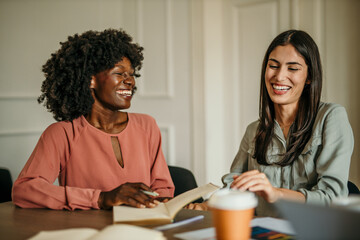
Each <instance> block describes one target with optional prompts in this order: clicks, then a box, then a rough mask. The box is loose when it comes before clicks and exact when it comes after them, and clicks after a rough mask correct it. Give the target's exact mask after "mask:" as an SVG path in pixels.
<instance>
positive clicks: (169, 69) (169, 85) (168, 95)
mask: <svg viewBox="0 0 360 240" xmlns="http://www.w3.org/2000/svg"><path fill="white" fill-rule="evenodd" d="M143 1H144V0H137V2H136V5H137V13H138V14H137V29H136V32H137V36H138V39H139V43H140V44H141V45H142V46H144V19H143V12H144V6H143ZM172 1H173V0H164V4H165V58H166V59H165V62H166V66H163V67H162V69H164V71H165V76H166V91H165V92H163V93H151V92H147V91H146V88H145V85H144V84H143V83H142V82H138V85H139V86H140V87H139V90H138V94H139V97H140V98H154V99H172V98H173V97H174V82H175V80H174V75H173V72H174V63H173V59H174V53H173V44H172V43H173V32H172V29H173V28H172V24H173V18H172V13H171V11H172V9H173V3H172ZM145 69H146V66H145V65H144V66H143V68H142V69H141V75H142V77H143V78H145V76H146V74H145Z"/></svg>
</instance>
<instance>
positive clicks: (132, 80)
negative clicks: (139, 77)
mask: <svg viewBox="0 0 360 240" xmlns="http://www.w3.org/2000/svg"><path fill="white" fill-rule="evenodd" d="M122 82H123V83H124V84H125V85H128V86H134V85H135V77H134V76H131V75H127V76H126V77H125V79H124V80H123V81H122Z"/></svg>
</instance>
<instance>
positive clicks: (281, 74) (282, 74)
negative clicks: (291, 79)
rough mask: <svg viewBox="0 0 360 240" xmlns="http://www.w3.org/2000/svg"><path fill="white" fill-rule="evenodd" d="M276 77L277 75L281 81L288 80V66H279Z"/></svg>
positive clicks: (277, 78)
mask: <svg viewBox="0 0 360 240" xmlns="http://www.w3.org/2000/svg"><path fill="white" fill-rule="evenodd" d="M275 77H276V80H277V81H279V82H280V81H284V80H286V78H287V71H286V67H280V68H278V71H277V73H276V76H275Z"/></svg>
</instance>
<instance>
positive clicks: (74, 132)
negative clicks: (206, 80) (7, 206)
mask: <svg viewBox="0 0 360 240" xmlns="http://www.w3.org/2000/svg"><path fill="white" fill-rule="evenodd" d="M128 120H129V121H128V124H127V126H126V128H125V129H124V130H123V131H122V132H120V133H118V134H108V133H105V132H103V131H101V130H99V129H97V128H95V127H93V126H92V125H91V124H89V123H88V122H87V120H86V119H85V117H83V116H82V117H79V118H77V119H74V120H73V121H71V122H65V121H62V122H57V123H54V124H52V125H50V126H49V127H48V128H47V129H46V130H45V131H44V133H43V134H42V135H41V137H40V139H39V142H38V143H37V145H36V147H35V149H34V151H33V153H32V154H31V156H30V158H29V160H28V161H27V163H26V165H25V167H24V168H23V170H22V171H21V173H20V175H19V177H18V179H17V180H16V181H15V182H14V187H13V202H14V203H15V204H16V205H17V206H20V207H23V208H51V209H68V210H74V209H91V208H95V209H98V208H99V207H98V204H97V201H98V198H99V195H100V192H101V191H110V190H112V189H114V188H116V187H118V186H120V185H121V184H124V183H126V182H142V183H144V184H146V185H148V186H149V187H150V188H151V189H153V190H154V191H156V192H158V193H159V194H160V196H161V197H172V196H173V194H174V185H173V182H172V180H171V176H170V173H169V170H168V166H167V164H166V162H165V158H164V155H163V152H162V149H161V135H160V130H159V128H158V126H157V124H156V122H155V120H154V119H153V118H152V117H150V116H148V115H144V114H135V113H128ZM111 137H117V138H118V140H119V144H120V147H121V152H122V157H123V163H124V168H122V167H121V166H120V164H119V163H118V161H117V159H116V157H115V154H114V150H113V148H112V144H111ZM57 177H58V178H59V185H60V186H56V185H53V183H54V181H55V180H56V178H57Z"/></svg>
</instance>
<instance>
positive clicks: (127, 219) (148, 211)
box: [113, 203, 171, 224]
mask: <svg viewBox="0 0 360 240" xmlns="http://www.w3.org/2000/svg"><path fill="white" fill-rule="evenodd" d="M113 215H114V223H135V224H136V222H143V223H145V222H148V221H149V220H160V221H161V220H163V221H161V222H171V218H170V215H169V212H168V210H167V208H166V207H165V205H164V203H160V204H159V205H157V206H156V207H154V208H135V207H129V206H114V207H113Z"/></svg>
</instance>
